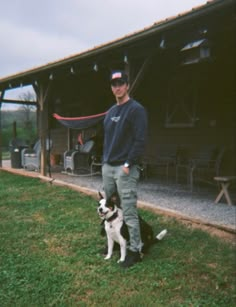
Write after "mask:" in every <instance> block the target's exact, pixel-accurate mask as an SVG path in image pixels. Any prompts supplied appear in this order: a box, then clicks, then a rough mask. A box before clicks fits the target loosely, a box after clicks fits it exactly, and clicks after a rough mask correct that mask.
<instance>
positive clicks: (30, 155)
mask: <svg viewBox="0 0 236 307" xmlns="http://www.w3.org/2000/svg"><path fill="white" fill-rule="evenodd" d="M51 148H52V140H51V139H50V140H49V139H46V151H47V152H48V153H49V151H50V149H51ZM21 164H22V167H23V168H24V169H27V170H35V171H39V170H40V164H41V141H40V140H38V141H37V142H36V143H35V145H34V147H33V148H32V149H30V148H25V149H23V150H22V152H21Z"/></svg>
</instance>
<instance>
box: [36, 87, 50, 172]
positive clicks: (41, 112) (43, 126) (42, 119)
mask: <svg viewBox="0 0 236 307" xmlns="http://www.w3.org/2000/svg"><path fill="white" fill-rule="evenodd" d="M34 88H35V92H36V94H37V100H38V105H39V109H38V130H39V139H40V142H41V161H40V162H41V163H40V173H41V175H42V176H46V175H47V150H46V138H47V132H48V99H47V98H48V97H47V96H48V90H49V84H47V85H45V84H42V83H40V84H39V86H37V87H35V86H34Z"/></svg>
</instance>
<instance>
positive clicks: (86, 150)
mask: <svg viewBox="0 0 236 307" xmlns="http://www.w3.org/2000/svg"><path fill="white" fill-rule="evenodd" d="M94 145H95V142H94V141H93V140H89V141H87V142H86V143H84V144H81V145H78V146H77V149H72V150H67V151H65V152H64V170H65V172H66V173H68V174H70V173H71V174H75V173H76V172H79V171H81V172H89V173H90V170H91V168H90V167H91V157H92V152H93V149H94Z"/></svg>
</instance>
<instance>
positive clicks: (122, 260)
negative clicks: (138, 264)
mask: <svg viewBox="0 0 236 307" xmlns="http://www.w3.org/2000/svg"><path fill="white" fill-rule="evenodd" d="M124 261H125V259H121V258H120V259H119V260H118V261H117V263H121V262H124Z"/></svg>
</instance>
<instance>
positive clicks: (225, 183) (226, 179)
mask: <svg viewBox="0 0 236 307" xmlns="http://www.w3.org/2000/svg"><path fill="white" fill-rule="evenodd" d="M214 180H216V181H217V182H219V184H220V186H221V190H220V193H219V194H218V196H217V197H216V200H215V204H217V203H218V202H219V201H220V200H221V198H222V196H223V195H224V196H225V198H226V201H227V203H228V204H229V205H232V204H233V203H232V200H231V198H230V195H229V190H228V188H229V186H230V184H231V183H232V182H233V181H234V180H236V176H220V177H219V176H218V177H214Z"/></svg>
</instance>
